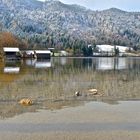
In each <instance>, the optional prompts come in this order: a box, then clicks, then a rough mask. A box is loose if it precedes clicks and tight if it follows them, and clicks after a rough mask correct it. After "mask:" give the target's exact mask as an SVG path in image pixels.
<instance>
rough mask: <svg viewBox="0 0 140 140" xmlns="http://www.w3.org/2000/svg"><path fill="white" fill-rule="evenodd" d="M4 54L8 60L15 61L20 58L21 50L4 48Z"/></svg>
mask: <svg viewBox="0 0 140 140" xmlns="http://www.w3.org/2000/svg"><path fill="white" fill-rule="evenodd" d="M3 53H4V57H5V58H6V59H11V60H15V59H19V58H20V50H19V48H9V47H4V48H3Z"/></svg>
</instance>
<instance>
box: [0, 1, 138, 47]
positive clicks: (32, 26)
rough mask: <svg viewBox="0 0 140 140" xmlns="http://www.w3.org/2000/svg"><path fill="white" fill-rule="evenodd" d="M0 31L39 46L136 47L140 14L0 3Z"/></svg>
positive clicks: (50, 4) (36, 3) (54, 4)
mask: <svg viewBox="0 0 140 140" xmlns="http://www.w3.org/2000/svg"><path fill="white" fill-rule="evenodd" d="M0 30H1V31H10V32H12V33H13V34H14V35H16V36H18V37H20V38H21V39H24V40H28V42H29V43H30V44H34V43H37V44H41V45H42V46H43V45H44V46H45V45H47V44H48V43H49V42H50V40H51V42H53V43H54V44H55V45H56V44H58V43H64V41H65V40H66V39H69V40H73V39H77V40H82V41H85V42H87V43H98V44H105V43H106V44H114V43H115V44H119V45H129V46H139V45H140V13H139V12H126V11H122V10H120V9H116V8H111V9H108V10H103V11H92V10H89V9H86V8H84V7H81V6H79V5H67V4H63V3H61V2H60V1H57V0H47V1H46V2H41V1H36V0H0ZM53 43H51V44H53Z"/></svg>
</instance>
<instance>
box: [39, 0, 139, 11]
mask: <svg viewBox="0 0 140 140" xmlns="http://www.w3.org/2000/svg"><path fill="white" fill-rule="evenodd" d="M40 1H44V0H40ZM60 1H61V2H63V3H66V4H79V5H81V6H85V7H87V8H89V9H93V10H103V9H109V8H112V7H115V8H119V9H122V10H126V11H140V0H60Z"/></svg>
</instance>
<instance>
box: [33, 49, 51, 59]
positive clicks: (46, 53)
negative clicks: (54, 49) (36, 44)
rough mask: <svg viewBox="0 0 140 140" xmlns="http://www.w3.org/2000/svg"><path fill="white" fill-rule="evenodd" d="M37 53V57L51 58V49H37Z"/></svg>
mask: <svg viewBox="0 0 140 140" xmlns="http://www.w3.org/2000/svg"><path fill="white" fill-rule="evenodd" d="M35 55H36V58H37V59H50V58H51V51H50V50H35Z"/></svg>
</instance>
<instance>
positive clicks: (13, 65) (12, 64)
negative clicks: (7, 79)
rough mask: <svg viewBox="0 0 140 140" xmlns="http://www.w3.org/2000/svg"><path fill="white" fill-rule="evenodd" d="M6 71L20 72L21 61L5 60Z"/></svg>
mask: <svg viewBox="0 0 140 140" xmlns="http://www.w3.org/2000/svg"><path fill="white" fill-rule="evenodd" d="M3 72H4V73H9V74H10V73H14V74H18V73H19V72H20V63H19V61H16V60H13V61H8V60H7V61H5V63H4V70H3Z"/></svg>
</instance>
